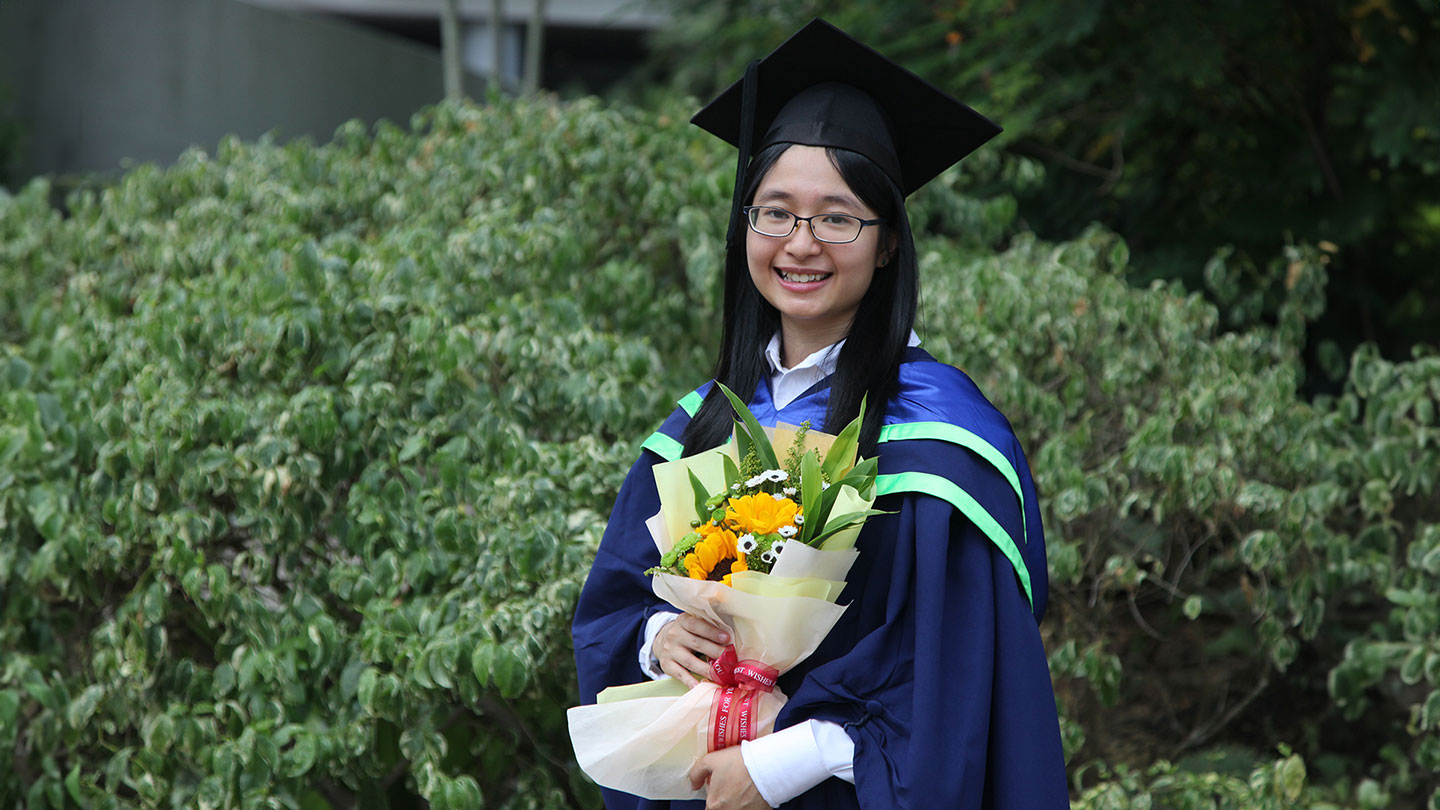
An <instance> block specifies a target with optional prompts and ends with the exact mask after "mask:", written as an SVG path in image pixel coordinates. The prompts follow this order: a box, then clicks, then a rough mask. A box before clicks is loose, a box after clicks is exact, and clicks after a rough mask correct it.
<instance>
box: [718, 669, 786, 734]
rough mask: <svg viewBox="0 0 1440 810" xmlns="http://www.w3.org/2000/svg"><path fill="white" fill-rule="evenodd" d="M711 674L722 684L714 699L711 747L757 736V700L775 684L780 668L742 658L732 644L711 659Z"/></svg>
mask: <svg viewBox="0 0 1440 810" xmlns="http://www.w3.org/2000/svg"><path fill="white" fill-rule="evenodd" d="M710 674H711V675H712V676H713V678H714V681H715V683H716V684H717V685H718V686H719V687H720V688H719V689H717V690H715V699H714V701H713V702H712V703H711V711H710V740H709V749H710V750H711V751H719V750H720V749H721V748H726V747H728V746H731V745H738V744H739V743H740V741H741V740H753V739H755V704H756V702H757V701H758V699H759V697H760V694H761V693H762V692H769V691H771V690H772V689H774V688H775V680H776V679H777V678H779V677H780V671H779V670H777V669H776V668H774V667H772V666H768V665H767V664H765V662H763V661H757V660H755V659H753V658H747V659H745V660H744V661H741V660H740V656H739V655H738V654H736V652H735V645H733V644H731V645H729V646H727V647H726V648H725V652H723V653H721V654H720V657H719V658H716V659H715V660H714V661H711V662H710Z"/></svg>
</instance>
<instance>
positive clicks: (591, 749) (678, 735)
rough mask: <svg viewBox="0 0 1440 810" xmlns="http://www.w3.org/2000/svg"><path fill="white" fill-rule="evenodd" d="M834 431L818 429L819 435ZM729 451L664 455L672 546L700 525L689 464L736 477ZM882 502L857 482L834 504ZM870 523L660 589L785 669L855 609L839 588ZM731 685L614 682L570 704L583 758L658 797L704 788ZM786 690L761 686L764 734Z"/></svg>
mask: <svg viewBox="0 0 1440 810" xmlns="http://www.w3.org/2000/svg"><path fill="white" fill-rule="evenodd" d="M782 430H783V429H779V430H777V431H776V433H777V434H780V433H781V431H782ZM829 438H831V437H828V436H825V435H824V434H819V435H817V436H816V439H817V441H818V442H824V441H825V440H827V439H829ZM782 440H783V441H787V442H788V441H789V438H788V437H784V438H783V439H782V438H781V436H779V435H777V436H776V437H775V441H776V443H777V444H778V443H779V442H780V441H782ZM733 446H734V445H733V443H732V444H731V445H730V447H731V448H733ZM724 452H726V450H725V449H724V448H717V449H715V450H711V451H708V452H706V453H700V454H697V455H695V456H691V457H689V458H685V459H680V460H678V461H672V462H666V463H664V464H658V465H656V467H655V478H656V485H657V487H658V489H659V492H660V503H661V508H660V512H659V513H658V514H656V515H654V516H653V517H651V518H650V520H648V521H647V522H646V527H647V528H648V529H649V530H650V535H651V538H652V539H653V540H654V541H655V546H656V548H657V549H658V550H659V551H660V553H661V554H664V553H665V552H666V551H668V550H669V549H670V547H671V546H672V545H673V538H675V537H678V536H680V535H682V534H684V533H685V532H688V531H690V525H689V520H688V518H687V517H686V516H687V515H688V514H689V513H690V512H693V511H694V507H693V502H694V501H693V498H694V496H693V493H692V491H691V488H690V483H689V474H690V473H691V472H693V473H694V474H695V475H696V476H697V477H698V478H699V479H700V480H701V482H702V483H703V484H704V485H705V487H706V488H707V489H708V490H709V491H711V492H719V491H720V490H721V488H723V487H724V482H725V479H724V466H723V462H722V460H721V456H720V454H721V453H724ZM730 452H732V453H733V450H731V451H730ZM872 503H873V498H871V499H864V498H861V497H860V496H859V495H858V494H857V493H855V492H854V490H852V489H850V488H849V487H846V488H845V489H844V490H842V491H841V493H840V495H839V497H838V498H837V502H836V505H835V508H834V509H833V510H832V511H831V514H832V515H841V514H845V513H847V512H851V511H858V510H861V509H866V508H869V506H870V505H871V504H872ZM858 533H859V527H858V526H856V527H853V530H844V531H841V532H839V533H837V534H836V535H834V536H832V537H831V538H830V539H829V540H828V541H827V542H826V543H825V544H824V548H823V549H816V548H811V547H810V546H806V545H804V544H802V543H799V542H792V543H788V544H786V547H785V551H784V552H782V553H781V554H780V558H779V560H777V561H776V564H775V566H774V568H773V569H772V571H771V573H769V574H764V573H759V572H755V571H745V572H740V573H737V574H734V575H733V576H732V577H731V581H732V583H733V586H727V585H725V584H723V583H720V582H710V581H704V580H696V579H689V578H686V577H680V576H675V575H673V574H657V575H655V576H654V578H653V580H652V583H651V585H652V589H653V591H654V593H655V595H656V596H658V597H660V598H661V599H663V600H664V601H666V602H668V603H669V604H670V605H671V606H673V607H674V608H675V609H676V610H677V611H678V612H681V613H691V614H694V615H696V616H700V617H702V618H705V619H707V620H709V621H710V622H713V623H714V624H716V625H719V626H721V627H724V628H726V629H727V630H728V631H729V633H730V637H731V639H732V640H733V644H734V646H735V651H736V653H737V655H738V656H739V658H740V659H742V660H743V659H758V660H760V661H763V662H765V663H766V664H768V665H770V666H772V667H774V668H775V669H777V670H779V671H780V672H781V673H782V674H783V673H785V672H787V671H788V670H790V669H791V668H792V667H794V666H795V665H796V664H798V663H800V662H801V661H803V660H804V659H805V658H806V657H807V656H809V655H810V654H811V653H813V652H814V651H815V649H816V648H817V647H818V646H819V645H820V642H821V641H823V640H824V638H825V636H826V634H827V633H829V632H830V628H832V627H834V626H835V622H837V621H838V620H839V619H840V615H841V614H842V613H844V611H845V608H844V607H843V606H841V605H837V604H835V599H836V598H837V597H838V596H839V595H840V591H841V590H842V589H843V588H844V585H845V582H844V580H845V576H846V575H847V574H848V573H849V570H850V566H851V565H853V564H854V562H855V559H856V557H857V556H858V552H857V551H855V550H854V549H853V548H851V546H853V544H854V541H855V536H856V535H857V534H858ZM719 689H720V687H718V686H716V685H715V684H714V683H710V682H701V683H700V684H699V685H698V686H696V687H694V688H693V689H690V690H688V691H687V690H685V689H684V687H683V685H682V684H680V682H679V681H676V680H675V679H673V678H665V679H662V680H658V681H653V682H647V683H639V684H631V685H628V686H618V687H611V688H609V689H606V690H605V691H603V692H601V693H600V695H599V696H598V697H597V701H598V702H597V703H595V704H594V705H590V706H577V707H575V708H572V709H570V710H569V711H568V712H567V717H568V720H569V726H570V740H571V743H572V744H573V746H574V748H575V759H576V761H577V762H578V763H579V764H580V767H581V769H582V770H584V771H585V773H586V774H588V775H589V776H590V778H591V779H594V780H595V782H596V783H598V784H600V785H603V786H605V787H608V788H613V789H615V790H620V791H623V792H625V793H630V794H634V795H636V796H640V797H643V798H646V799H698V798H703V797H704V796H705V791H704V789H703V788H702V789H701V790H698V791H697V790H692V789H691V788H690V780H689V773H690V769H691V767H692V766H694V764H695V762H696V761H697V760H699V759H700V757H702V756H704V755H705V753H706V752H707V738H708V730H709V725H710V721H711V715H712V707H713V704H714V701H715V695H716V692H717V691H718V690H719ZM785 700H786V697H785V695H784V694H783V693H782V692H781V691H780V690H779V689H778V688H776V689H775V690H774V691H772V692H769V693H761V694H760V695H759V696H758V699H757V703H756V708H755V714H756V717H755V726H756V728H757V729H758V732H757V735H756V736H759V735H763V734H768V733H770V732H771V731H773V730H774V726H775V718H776V716H777V715H778V714H779V711H780V707H781V706H783V705H784V704H785Z"/></svg>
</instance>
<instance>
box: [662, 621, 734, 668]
mask: <svg viewBox="0 0 1440 810" xmlns="http://www.w3.org/2000/svg"><path fill="white" fill-rule="evenodd" d="M672 624H678V625H680V627H681V629H682V630H683V631H684V632H685V633H688V634H689V638H687V639H686V640H685V642H686V644H685V646H686V647H687V648H688V649H691V650H694V651H695V652H697V653H700V654H701V655H704V656H706V657H707V658H719V657H720V654H721V653H723V652H725V645H726V644H729V643H730V634H729V633H727V632H725V630H724V629H723V628H721V627H717V626H716V625H713V624H711V623H710V622H708V621H705V620H704V619H702V618H700V617H699V616H692V615H690V614H689V613H685V614H682V615H681V616H680V618H678V619H676V620H675V621H674V622H672Z"/></svg>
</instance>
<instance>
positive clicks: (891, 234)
mask: <svg viewBox="0 0 1440 810" xmlns="http://www.w3.org/2000/svg"><path fill="white" fill-rule="evenodd" d="M694 122H695V123H697V124H699V125H700V126H701V127H703V128H705V129H707V130H709V131H711V132H714V133H715V134H717V135H719V136H720V137H722V138H724V139H725V140H727V141H730V142H732V143H735V144H736V145H737V146H739V148H740V155H739V158H738V163H737V182H736V184H735V189H736V193H735V197H734V199H733V200H732V207H731V212H730V214H731V220H730V232H729V236H728V240H727V252H726V262H725V299H724V304H723V314H724V319H723V323H724V332H723V335H722V339H721V348H720V353H719V357H718V358H717V361H716V365H715V372H714V381H713V382H707V383H706V384H704V385H702V386H700V388H699V389H697V390H696V391H695V392H693V393H692V394H690V395H688V396H686V397H685V398H684V399H683V400H681V408H680V409H678V410H677V411H675V413H674V414H672V415H671V417H670V418H669V419H667V420H666V421H665V423H664V424H663V425H661V427H660V431H659V433H658V437H657V438H655V439H654V440H653V441H647V442H646V444H645V447H646V448H647V449H646V450H645V452H644V453H643V455H642V457H641V459H640V460H639V461H638V462H637V463H636V464H635V466H634V467H633V468H632V469H631V472H630V474H629V476H628V477H627V478H626V480H625V483H624V485H623V487H622V488H621V491H620V496H619V498H618V499H617V501H616V504H615V510H614V512H613V513H612V514H611V517H610V523H609V525H608V526H607V528H606V532H605V538H604V540H603V541H602V542H601V545H600V549H599V552H598V554H597V556H596V558H595V563H594V566H593V567H592V568H591V571H590V576H589V578H588V579H587V581H586V584H585V589H584V591H583V593H582V594H581V597H580V603H579V605H578V606H577V610H576V615H575V623H574V627H573V631H574V641H575V657H576V664H577V667H578V669H579V675H580V688H581V693H582V694H581V699H582V702H585V703H590V702H594V700H595V696H596V693H598V692H599V691H600V690H601V689H604V688H606V687H609V686H616V685H620V684H627V683H631V682H633V681H637V680H639V679H640V678H641V677H642V676H649V677H650V678H655V679H664V678H674V679H676V681H678V684H677V687H676V688H677V689H680V690H684V689H686V688H690V687H693V686H696V685H697V684H698V679H699V678H704V677H707V675H708V674H709V673H710V671H711V669H710V667H711V665H710V661H713V660H715V659H717V658H720V657H721V656H722V655H723V654H724V653H725V651H726V649H727V647H726V645H729V644H731V642H732V639H731V638H730V637H729V634H728V633H727V632H726V631H725V630H724V629H722V628H721V627H719V626H717V625H715V624H711V623H710V622H709V621H707V620H705V619H703V618H701V617H699V616H696V615H692V614H690V613H686V614H683V615H682V614H678V613H677V612H676V610H674V609H671V608H670V606H669V605H667V604H665V603H664V602H662V601H660V599H659V598H658V597H656V596H655V595H654V593H652V592H651V590H650V588H649V580H648V579H647V578H646V577H645V576H644V574H643V572H644V571H645V570H646V569H648V568H650V567H651V566H653V565H655V562H656V557H657V551H656V548H655V546H654V545H653V544H652V542H651V540H650V538H649V535H648V532H647V531H646V529H645V523H646V519H647V518H649V517H650V516H651V515H653V514H655V513H656V512H657V511H658V510H659V496H658V494H657V490H656V483H655V478H654V472H653V470H654V466H655V465H656V463H658V462H660V461H661V460H669V459H674V458H676V457H679V456H680V455H681V454H682V452H683V454H684V455H686V456H693V455H695V454H697V453H700V452H702V451H705V450H709V449H711V448H713V447H715V446H717V445H719V444H721V443H722V442H724V441H726V440H727V439H728V438H729V436H730V432H731V426H732V424H733V420H734V418H735V411H734V409H733V408H732V406H731V404H730V403H729V401H728V400H727V399H726V398H725V397H724V396H723V395H722V393H721V385H717V384H716V383H723V384H724V386H725V387H728V388H729V389H731V390H732V391H734V392H735V394H736V395H738V396H739V397H740V398H742V399H744V400H745V403H746V405H747V406H748V407H749V409H750V411H751V413H752V414H753V415H754V416H755V418H756V419H758V420H759V421H760V423H761V424H763V425H766V426H775V425H779V424H790V425H802V424H806V423H808V424H810V425H813V426H815V427H817V428H819V429H822V430H825V431H827V432H830V433H838V432H840V430H841V429H842V427H843V426H844V425H845V424H846V423H848V422H850V421H851V420H854V419H856V416H857V414H859V413H863V415H864V417H863V421H862V422H861V427H860V431H859V436H858V446H859V452H860V454H861V455H862V456H864V457H867V458H868V457H875V458H877V459H878V463H879V470H880V473H881V474H880V475H879V476H878V478H877V480H876V491H877V493H878V495H879V497H878V498H877V500H876V501H875V508H876V509H879V510H883V512H882V513H881V514H878V515H874V516H872V517H871V518H870V520H869V521H868V522H867V523H866V524H865V527H864V529H863V530H862V531H861V533H860V535H859V537H858V539H857V540H856V543H855V548H856V549H857V550H858V551H859V552H860V554H859V560H860V562H857V563H856V564H855V566H854V567H853V568H852V569H851V570H850V574H849V576H848V578H847V579H846V582H845V589H844V591H843V592H842V593H841V596H840V603H841V604H845V603H848V607H847V608H846V610H845V612H844V613H843V614H842V616H841V617H840V619H839V620H838V622H837V623H836V624H835V626H834V627H833V629H832V630H831V631H830V633H829V635H827V636H826V637H825V639H824V641H823V642H822V643H821V644H820V646H819V648H818V649H816V650H815V652H814V653H813V654H812V655H811V656H810V657H809V658H807V659H805V660H804V661H802V662H801V663H800V664H798V665H797V666H795V668H794V669H791V670H789V671H788V672H785V674H783V675H781V676H780V677H779V683H778V685H779V688H780V689H781V690H782V691H783V693H784V694H785V695H788V696H789V701H788V702H787V703H785V704H784V706H783V707H782V708H781V709H780V713H779V715H778V717H777V718H776V720H775V729H776V730H775V731H774V733H772V734H769V735H765V736H760V737H758V738H756V739H753V740H750V739H747V740H744V741H742V742H740V743H739V745H737V746H731V747H719V748H718V749H717V750H713V751H711V752H710V753H706V754H704V755H703V756H701V757H699V759H698V760H697V761H696V762H695V763H694V766H693V768H692V769H691V771H690V782H691V787H692V788H693V789H695V790H699V789H701V788H703V789H704V791H705V796H706V801H705V806H706V807H707V808H715V809H717V810H718V809H719V808H757V809H758V808H764V807H767V806H768V807H779V806H781V805H784V806H786V807H791V808H806V809H807V810H809V809H813V810H821V808H824V810H834V809H838V810H845V809H847V808H866V810H871V809H872V808H873V810H879V809H880V808H885V809H886V810H890V809H891V808H919V807H926V808H930V807H943V808H959V809H960V810H979V809H980V808H1016V809H1017V810H1018V809H1019V808H1024V809H1025V810H1045V809H1046V808H1059V807H1066V806H1068V799H1067V795H1066V780H1065V765H1064V761H1063V757H1062V753H1061V748H1060V734H1059V726H1058V721H1057V718H1056V713H1055V701H1054V695H1053V693H1052V691H1051V686H1050V677H1049V670H1048V667H1047V663H1046V657H1045V650H1044V648H1043V646H1042V645H1041V643H1040V634H1039V629H1038V622H1039V620H1040V618H1041V617H1042V616H1043V615H1044V612H1045V605H1046V586H1047V581H1046V567H1045V541H1044V537H1043V533H1042V531H1041V526H1040V512H1039V509H1038V506H1037V504H1036V498H1035V490H1034V485H1033V483H1032V482H1031V478H1030V470H1029V467H1028V465H1027V464H1026V461H1025V455H1024V452H1023V451H1022V450H1021V448H1020V445H1019V442H1018V441H1017V440H1016V438H1015V435H1014V433H1013V431H1012V430H1011V427H1010V424H1009V422H1008V421H1006V419H1005V417H1004V416H1002V415H1001V414H1000V413H999V412H998V411H996V410H995V408H994V407H993V406H991V405H990V403H989V402H988V401H987V400H986V399H985V397H984V396H983V395H982V394H981V393H980V391H979V390H978V388H976V386H975V384H974V383H973V382H972V381H971V380H970V378H969V377H967V376H965V374H964V373H962V372H961V371H959V370H958V369H955V368H953V367H951V366H948V365H945V364H943V363H939V362H937V361H936V360H935V358H933V357H931V356H930V355H929V354H927V353H926V352H924V351H923V350H921V349H920V348H918V342H919V341H918V337H917V336H916V335H915V334H914V332H913V331H912V326H913V324H914V321H915V311H916V306H917V300H918V279H917V261H916V255H915V244H914V238H913V236H912V234H911V231H910V223H909V219H908V217H907V216H906V213H905V195H906V194H908V193H910V192H911V191H914V190H915V189H916V188H919V187H920V186H921V185H924V184H925V183H926V182H927V181H929V180H930V179H931V178H933V177H934V176H935V175H936V174H938V173H939V172H941V171H943V170H944V169H946V168H947V167H949V166H950V165H952V164H953V163H954V162H955V161H957V160H959V159H960V158H962V157H964V156H965V155H966V154H968V153H969V152H970V151H971V150H973V149H975V148H976V147H978V146H979V145H980V144H982V143H984V142H985V141H986V140H988V139H989V138H991V137H992V136H994V135H995V133H996V132H998V131H999V128H998V127H996V126H995V125H994V124H992V123H990V122H989V121H987V120H986V119H985V118H983V117H982V116H980V115H979V114H977V113H976V112H975V111H973V110H971V109H970V108H968V107H966V106H964V105H963V104H960V103H959V102H957V101H955V100H954V99H951V98H949V97H948V96H946V95H944V94H943V93H940V92H939V91H938V90H935V89H934V88H933V87H931V86H929V85H928V84H926V83H925V82H924V81H923V80H921V79H919V78H918V77H916V76H914V75H913V74H911V73H908V72H907V71H905V70H904V69H902V68H900V67H898V66H896V65H894V64H893V63H891V62H889V61H888V60H886V59H885V58H884V57H882V56H880V55H879V54H877V53H875V52H874V51H871V50H870V49H868V48H866V47H865V46H864V45H861V44H860V43H858V42H855V41H854V40H852V39H850V38H849V37H848V36H846V35H845V34H844V33H842V32H840V31H839V30H838V29H835V28H833V27H831V26H829V25H827V24H826V23H824V22H821V21H818V20H817V21H815V22H813V23H811V24H810V25H808V26H806V27H805V28H804V29H802V30H801V31H800V32H799V33H797V34H796V35H795V36H793V37H792V38H791V39H790V40H789V41H787V42H786V43H785V44H783V45H781V46H780V48H778V49H777V50H776V51H775V52H774V53H772V54H771V55H770V56H768V57H766V58H765V59H764V60H763V61H762V62H760V63H758V64H752V65H751V66H750V68H749V69H747V71H746V75H745V77H744V79H743V80H741V81H740V82H737V83H736V84H735V85H734V86H732V87H731V88H730V89H729V90H727V91H725V93H723V94H722V95H721V96H720V97H719V98H718V99H716V100H715V101H714V102H712V103H711V104H710V106H708V107H707V108H706V109H704V110H702V111H701V112H700V113H699V114H698V115H696V116H695V118H694ZM752 144H753V145H755V150H754V155H753V158H752V155H751V152H752V148H751V147H752ZM862 403H867V404H868V407H864V408H862ZM760 506H765V504H758V505H756V507H757V508H756V509H755V514H754V515H750V516H749V517H751V518H753V519H754V520H755V521H757V522H760V523H764V524H765V525H766V526H767V527H769V526H771V525H773V521H768V520H767V519H766V516H765V515H764V514H761V512H762V511H763V510H761V509H759V508H758V507H760ZM802 517H808V516H796V517H795V521H796V522H797V523H798V522H799V521H800V519H801V518H802ZM735 542H736V547H735V549H736V551H737V552H738V549H739V543H740V542H741V539H740V538H738V537H737V538H736V541H735ZM780 548H783V546H780V545H776V546H772V547H771V551H772V552H775V551H777V550H778V549H780ZM722 551H724V550H713V553H710V554H709V556H708V557H707V558H706V559H703V560H700V559H697V561H696V562H697V565H696V568H695V570H694V571H693V572H692V574H691V575H692V576H697V577H698V576H703V577H707V578H709V577H713V575H714V573H715V571H716V570H717V567H718V566H720V565H721V564H722V562H723V560H722V559H721V552H722ZM725 553H731V552H725ZM783 553H784V554H789V553H790V552H789V551H784V552H783ZM712 558H713V559H712ZM776 620H777V621H779V620H780V619H779V618H778V617H777V619H776ZM736 644H737V645H743V639H742V640H741V641H737V642H736ZM731 652H732V653H733V652H734V650H733V649H732V650H731ZM762 663H763V662H762ZM667 795H674V794H667ZM606 805H607V807H609V808H610V809H611V810H619V809H620V808H626V809H627V810H629V809H630V808H647V809H648V808H658V807H665V806H666V803H665V802H652V801H647V800H644V799H641V798H638V797H635V796H626V795H622V794H620V793H618V792H616V791H608V792H607V793H606ZM669 806H671V807H675V808H679V807H687V808H688V807H694V806H696V803H692V802H679V803H676V802H672V803H670V804H669Z"/></svg>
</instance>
